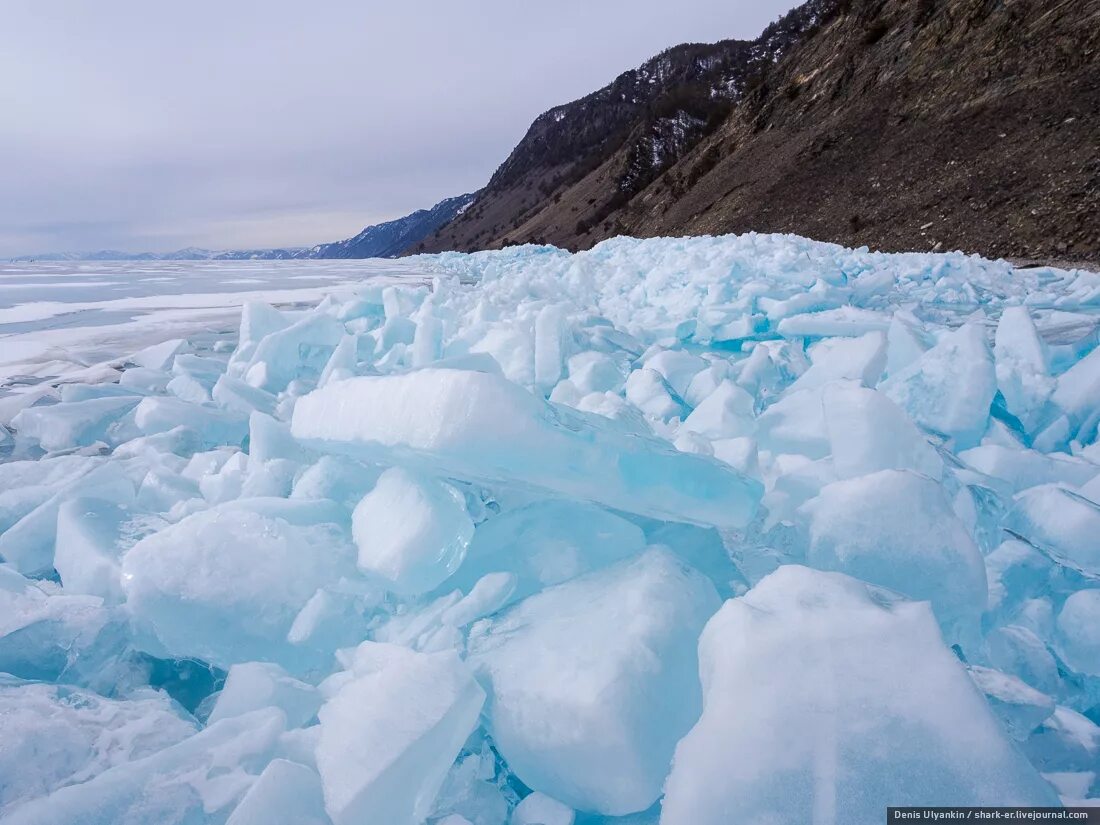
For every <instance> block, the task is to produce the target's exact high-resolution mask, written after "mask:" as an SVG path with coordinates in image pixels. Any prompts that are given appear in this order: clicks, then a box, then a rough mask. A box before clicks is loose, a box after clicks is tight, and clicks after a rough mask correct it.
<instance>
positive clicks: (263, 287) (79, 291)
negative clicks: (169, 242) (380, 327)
mask: <svg viewBox="0 0 1100 825" xmlns="http://www.w3.org/2000/svg"><path fill="white" fill-rule="evenodd" d="M428 278H430V275H427V274H426V273H425V268H424V266H423V264H419V265H417V264H410V263H408V262H406V261H390V260H358V261H136V262H135V261H65V262H33V263H10V264H0V385H2V384H4V383H10V379H11V378H12V377H13V376H15V377H22V378H23V379H26V380H23V381H20V382H17V383H21V384H25V383H27V380H29V379H31V378H32V377H39V378H47V377H55V376H60V375H63V374H66V373H68V372H71V371H73V370H78V369H83V368H86V367H88V366H90V365H92V364H94V363H96V362H97V361H105V360H110V359H112V358H116V357H118V356H120V355H125V354H126V353H128V352H130V351H132V350H134V349H139V348H141V347H142V346H144V345H145V344H147V343H155V342H157V341H160V340H167V339H169V338H174V337H180V336H182V337H192V336H195V335H198V336H200V338H201V337H202V336H203V335H204V334H206V335H208V336H210V337H211V338H217V337H219V336H222V335H227V334H230V335H235V334H236V330H237V323H238V320H239V315H240V307H241V306H242V305H243V304H244V303H246V302H248V301H254V300H262V301H265V302H267V303H270V304H273V305H274V306H278V307H282V308H288V307H295V306H304V305H308V304H315V303H316V302H317V301H319V300H321V299H322V298H323V297H325V296H326V295H329V294H332V293H339V292H346V291H348V290H353V289H354V288H355V287H357V286H361V285H363V284H365V283H371V282H391V281H393V282H398V281H399V282H412V283H423V282H424V281H425V280H426V279H428ZM43 365H48V367H47V368H46V370H45V371H43Z"/></svg>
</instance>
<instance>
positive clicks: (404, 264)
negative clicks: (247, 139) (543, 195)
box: [0, 234, 1100, 825]
mask: <svg viewBox="0 0 1100 825" xmlns="http://www.w3.org/2000/svg"><path fill="white" fill-rule="evenodd" d="M65 267H69V268H70V269H65ZM242 275H249V276H255V277H241V276H242ZM66 281H68V282H69V284H70V286H71V289H66V290H62V289H60V288H53V287H57V285H58V284H59V283H63V282H66ZM222 282H224V284H223V283H222ZM36 284H37V285H38V287H36ZM234 290H236V291H234ZM1098 345H1100V274H1096V273H1090V272H1085V271H1063V270H1057V269H1050V268H1031V269H1014V268H1013V267H1012V266H1011V265H1010V264H1008V263H1005V262H995V261H987V260H983V259H980V258H977V257H967V256H965V255H962V254H959V253H951V254H935V255H933V254H916V253H913V254H901V255H887V254H879V253H872V252H869V251H867V250H866V249H858V250H850V249H844V248H841V247H839V246H834V245H830V244H821V243H814V242H812V241H808V240H805V239H801V238H797V237H793V236H778V235H774V236H764V235H752V234H750V235H744V236H737V237H735V236H729V237H723V238H693V239H655V240H645V241H638V240H631V239H615V240H611V241H606V242H604V243H601V244H599V245H597V246H596V247H594V248H593V249H591V250H589V251H587V252H582V253H578V254H570V253H567V252H564V251H562V250H558V249H553V248H550V247H532V246H528V247H514V248H509V249H507V250H503V251H497V252H484V253H477V254H474V255H464V254H458V253H447V254H442V255H435V256H419V257H413V258H408V259H404V260H401V261H396V262H395V261H385V262H383V261H362V262H263V263H260V262H244V263H240V262H226V263H221V264H215V263H210V262H197V263H195V264H169V263H161V262H156V263H148V264H146V263H132V264H122V265H114V264H106V263H89V264H79V265H73V264H65V265H61V264H42V265H19V266H16V265H12V266H3V267H0V562H2V563H0V820H2V821H4V822H5V823H8V822H11V823H15V824H16V825H19V824H20V823H50V825H54V823H74V824H75V823H82V824H84V823H94V824H95V825H107V824H108V823H111V825H114V824H115V823H134V825H137V823H141V824H142V825H145V823H149V822H181V823H182V822H186V823H189V825H199V823H216V824H217V825H223V823H229V825H258V823H268V822H295V823H309V825H352V824H353V823H354V825H361V824H362V823H371V825H374V823H378V825H420V823H427V825H509V824H510V823H511V825H535V823H542V825H571V823H578V825H579V824H580V823H584V825H596V824H597V823H598V824H599V825H657V823H664V825H681V823H683V824H684V825H707V823H711V822H713V823H726V822H731V821H742V820H743V821H745V822H784V823H785V822H814V823H818V824H819V825H834V824H835V823H840V822H845V823H848V822H851V823H857V825H862V823H872V822H880V821H881V819H882V815H883V809H884V808H885V807H886V806H887V805H903V804H913V805H918V806H930V805H936V804H951V805H972V804H991V805H998V804H1039V805H1047V804H1050V805H1057V804H1058V803H1059V801H1061V802H1063V803H1065V804H1069V803H1071V802H1073V803H1076V802H1080V801H1085V802H1086V803H1088V804H1095V802H1096V801H1097V800H1100V781H1098V780H1097V777H1098V776H1100V725H1097V720H1100V716H1098V715H1097V713H1098V711H1097V708H1100V630H1098V627H1100V544H1098V543H1097V536H1100V442H1098V426H1100V346H1098ZM723 600H724V603H723Z"/></svg>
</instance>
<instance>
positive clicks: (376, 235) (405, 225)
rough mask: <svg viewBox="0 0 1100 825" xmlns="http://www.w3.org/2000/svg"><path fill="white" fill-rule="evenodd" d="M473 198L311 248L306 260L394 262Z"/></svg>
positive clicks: (442, 204) (444, 202) (461, 198)
mask: <svg viewBox="0 0 1100 825" xmlns="http://www.w3.org/2000/svg"><path fill="white" fill-rule="evenodd" d="M475 197H476V194H467V195H457V196H456V197H453V198H447V199H445V200H442V201H440V202H439V203H437V204H436V205H435V206H433V207H432V208H431V209H419V210H417V211H416V212H413V213H412V214H411V215H406V216H405V217H403V218H398V219H397V220H393V221H387V222H386V223H380V224H377V225H375V226H368V227H367V228H366V229H364V230H363V231H362V232H360V233H359V234H358V235H356V236H355V237H354V238H348V239H347V240H346V241H338V242H337V243H328V244H322V245H321V246H315V247H313V249H312V250H310V255H309V257H311V258H395V257H397V256H398V255H400V254H401V253H402V252H403V251H405V250H406V249H408V248H409V247H412V246H416V245H417V244H419V243H420V242H421V241H422V240H423V239H424V238H426V237H427V236H428V235H430V234H432V233H433V232H435V231H436V230H437V229H438V228H439V227H441V226H443V225H444V224H445V223H448V222H449V221H451V220H453V219H454V218H455V217H457V216H458V215H461V214H462V213H463V212H464V211H466V209H467V208H468V207H469V206H470V204H471V203H472V202H473V200H474V198H475Z"/></svg>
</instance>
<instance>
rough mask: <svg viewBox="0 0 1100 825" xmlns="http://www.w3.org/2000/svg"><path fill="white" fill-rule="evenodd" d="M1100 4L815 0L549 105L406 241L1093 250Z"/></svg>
mask: <svg viewBox="0 0 1100 825" xmlns="http://www.w3.org/2000/svg"><path fill="white" fill-rule="evenodd" d="M1098 135H1100V0H811V2H810V3H807V4H805V5H803V6H801V7H799V8H798V9H796V10H794V11H793V12H791V13H790V14H789V15H787V16H786V17H784V18H783V19H782V20H781V21H779V22H778V23H776V24H774V25H773V26H771V27H769V29H768V30H767V31H765V32H764V34H763V35H762V36H761V37H760V38H759V39H757V40H756V41H753V42H739V41H725V42H722V43H717V44H714V45H712V46H701V45H689V46H679V47H676V48H674V49H670V50H669V51H667V52H664V53H663V54H661V55H659V56H658V57H656V58H654V59H653V60H651V61H649V62H648V63H646V64H645V65H643V66H642V67H641V68H639V69H637V70H634V71H631V72H627V73H625V74H623V75H621V76H620V77H619V78H617V79H616V80H615V81H614V82H613V83H612V84H610V85H609V86H607V87H605V88H604V89H601V90H600V91H598V92H595V93H594V94H592V95H589V96H588V97H586V98H583V99H582V100H579V101H576V102H574V103H570V104H567V105H565V106H560V107H557V108H555V109H551V110H550V111H549V112H547V113H546V114H544V115H542V116H541V117H539V118H538V119H537V120H536V121H535V123H534V124H532V126H531V129H530V130H529V132H528V134H527V135H526V137H525V138H524V139H523V141H522V142H521V143H520V144H519V145H518V146H517V147H516V149H515V150H514V151H513V152H512V154H511V155H510V156H509V158H508V159H507V160H506V161H505V162H504V164H502V166H501V167H500V169H498V170H497V172H496V174H495V175H494V176H493V178H492V179H491V180H490V182H489V184H488V185H487V186H486V188H485V189H484V190H483V191H482V192H481V193H480V195H479V196H478V197H477V199H476V200H475V201H474V203H473V204H472V206H471V207H470V208H469V209H468V210H467V211H466V212H465V213H464V214H463V215H461V216H460V217H458V218H457V219H456V220H454V221H452V222H451V223H450V224H448V225H446V226H444V227H443V228H442V229H441V230H440V231H439V232H438V233H436V234H435V235H434V236H432V237H431V238H429V239H428V240H427V241H426V242H425V243H424V244H423V245H419V244H417V245H414V246H412V247H411V248H410V249H409V250H407V251H418V250H420V249H424V250H433V251H434V250H440V249H467V250H469V249H481V248H492V247H499V246H502V245H506V244H511V243H525V242H532V241H533V242H546V243H554V244H557V245H559V246H565V247H569V248H586V247H589V246H591V245H592V244H594V243H596V242H598V241H600V240H602V239H604V238H607V237H610V236H613V235H619V234H629V235H637V236H655V235H683V234H706V233H723V232H744V231H749V230H756V231H762V232H775V231H779V232H796V233H799V234H803V235H808V236H811V237H814V238H818V239H822V240H831V241H838V242H841V243H845V244H848V245H853V246H858V245H863V244H867V245H869V246H872V247H875V248H880V249H888V250H901V249H921V250H928V249H935V248H959V249H964V250H967V251H973V252H980V253H983V254H986V255H993V256H1005V257H1017V258H1050V257H1060V258H1071V259H1082V260H1098V259H1100V221H1098V219H1097V217H1096V215H1097V210H1098V208H1100V139H1098Z"/></svg>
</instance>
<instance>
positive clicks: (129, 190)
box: [0, 0, 796, 256]
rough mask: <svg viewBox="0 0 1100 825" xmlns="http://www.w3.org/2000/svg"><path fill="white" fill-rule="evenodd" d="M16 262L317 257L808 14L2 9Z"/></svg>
mask: <svg viewBox="0 0 1100 825" xmlns="http://www.w3.org/2000/svg"><path fill="white" fill-rule="evenodd" d="M0 3H2V5H3V9H4V10H3V14H2V15H0V18H2V26H3V33H2V34H0V37H2V45H0V256H10V255H15V254H26V253H40V252H49V251H64V250H92V249H103V248H114V249H122V250H126V251H141V250H152V251H168V250H173V249H177V248H180V247H183V246H192V245H194V246H203V247H209V248H215V249H220V248H243V247H264V246H295V245H302V246H304V245H312V244H314V243H319V242H323V241H331V240H337V239H340V238H344V237H347V236H349V235H352V234H355V233H356V232H358V231H359V230H360V229H361V228H362V227H363V226H365V225H367V224H370V223H376V222H378V221H382V220H387V219H390V218H394V217H398V216H400V215H403V214H405V213H407V212H410V211H412V210H414V209H418V208H421V207H424V206H430V205H431V204H433V203H435V202H436V201H438V200H440V199H442V198H444V197H447V196H450V195H455V194H459V193H462V192H467V191H472V190H474V189H477V188H478V187H480V186H481V185H482V184H484V183H485V181H486V180H487V179H488V177H489V175H490V174H492V172H493V170H494V169H495V168H496V167H497V165H498V164H499V163H500V162H501V161H502V160H503V159H504V158H505V157H506V156H507V154H508V152H509V151H510V150H511V148H512V147H513V146H514V145H515V143H516V142H517V141H518V140H519V139H520V138H521V137H522V136H523V133H524V132H525V131H526V129H527V126H528V125H529V124H530V122H531V120H532V119H533V118H535V117H536V116H537V115H538V114H540V113H541V112H543V111H545V110H546V109H548V108H550V107H551V106H554V105H556V104H559V103H564V102H566V101H569V100H573V99H576V98H577V97H580V96H582V95H585V94H587V93H588V92H590V91H593V90H595V89H597V88H599V87H600V86H602V85H604V84H605V83H607V82H608V81H610V80H611V79H612V78H614V77H615V76H616V75H617V74H619V73H620V72H621V71H623V70H625V69H628V68H631V67H633V66H636V65H637V64H639V63H641V62H642V61H643V60H645V59H646V58H648V57H650V56H652V55H653V54H655V53H656V52H659V51H660V50H661V49H663V48H665V47H667V46H671V45H674V44H676V43H681V42H685V41H708V42H710V41H714V40H719V39H722V38H726V37H755V36H756V35H757V34H759V32H760V31H761V30H762V29H763V28H764V26H765V25H767V23H768V22H770V21H771V20H773V19H775V18H776V17H778V16H779V15H780V14H782V13H783V12H785V11H786V10H787V9H789V8H792V7H793V6H794V5H796V3H795V2H794V0H675V2H673V0H555V1H554V2H542V3H533V2H520V1H519V0H465V2H463V0H451V1H450V2H443V0H432V1H431V2H426V0H404V2H401V0H397V2H392V1H391V2H387V3H385V4H382V3H375V2H372V1H371V0H310V2H305V1H304V0H187V2H180V3H168V2H161V0H95V2H89V0H0Z"/></svg>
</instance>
